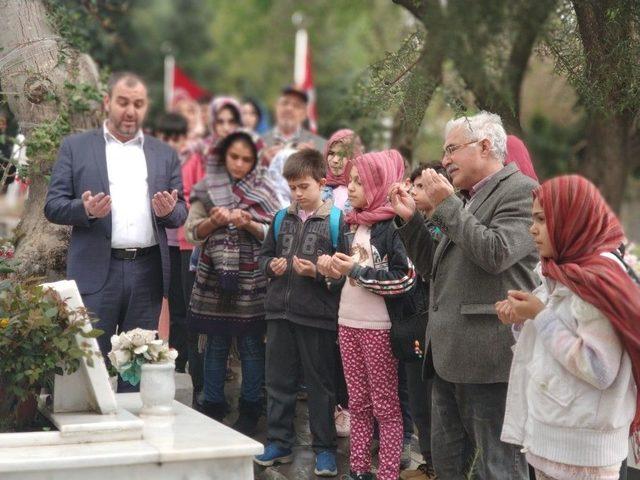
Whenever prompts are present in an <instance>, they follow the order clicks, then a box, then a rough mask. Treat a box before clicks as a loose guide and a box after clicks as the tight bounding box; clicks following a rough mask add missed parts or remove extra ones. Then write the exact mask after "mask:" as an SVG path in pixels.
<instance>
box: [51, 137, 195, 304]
mask: <svg viewBox="0 0 640 480" xmlns="http://www.w3.org/2000/svg"><path fill="white" fill-rule="evenodd" d="M105 147H106V144H105V139H104V133H103V129H102V128H99V129H96V130H91V131H88V132H84V133H78V134H75V135H71V136H69V137H66V138H65V139H64V140H63V142H62V145H61V146H60V152H59V153H58V160H57V161H56V163H55V165H54V167H53V172H52V174H51V181H50V184H49V191H48V192H47V200H46V204H45V207H44V215H45V217H46V218H47V220H49V221H50V222H53V223H57V224H60V225H71V226H72V227H73V229H72V230H71V243H70V245H69V253H68V255H67V278H69V279H71V280H75V281H76V283H77V284H78V289H79V290H80V293H81V294H91V293H96V292H97V291H99V290H100V289H101V288H102V287H103V286H104V284H105V282H106V280H107V274H108V272H109V263H110V262H111V214H109V215H107V216H106V217H104V218H96V219H89V218H88V217H87V214H86V212H85V210H84V205H83V203H82V193H83V192H85V191H87V190H90V191H91V192H92V193H93V194H94V195H95V194H96V193H99V192H104V193H105V194H107V195H108V194H109V177H108V174H107V158H106V150H105ZM143 149H144V155H145V158H146V161H147V182H148V184H149V197H150V198H149V202H151V197H152V196H153V195H154V194H155V193H156V192H160V191H165V190H166V191H168V192H171V191H172V190H178V203H177V204H176V207H175V208H174V210H173V212H171V214H169V215H167V216H166V217H163V218H158V217H156V216H155V214H154V213H153V208H152V207H151V205H150V208H151V217H152V218H153V227H154V232H155V237H156V240H157V241H158V245H159V246H160V254H161V257H162V277H163V279H162V280H163V288H164V295H165V296H167V294H168V292H169V278H170V261H169V246H168V244H167V234H166V232H165V228H177V227H179V226H181V225H182V224H183V223H184V221H185V219H186V218H187V207H186V204H185V202H184V197H183V194H182V178H181V176H180V161H179V160H178V155H177V154H176V152H175V151H174V150H173V149H172V148H171V147H169V146H168V145H166V144H165V143H163V142H161V141H160V140H158V139H156V138H154V137H150V136H148V135H145V136H144V146H143Z"/></svg>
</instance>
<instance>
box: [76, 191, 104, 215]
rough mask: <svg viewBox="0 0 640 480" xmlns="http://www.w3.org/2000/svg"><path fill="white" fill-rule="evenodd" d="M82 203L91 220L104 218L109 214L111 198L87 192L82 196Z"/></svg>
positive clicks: (102, 194)
mask: <svg viewBox="0 0 640 480" xmlns="http://www.w3.org/2000/svg"><path fill="white" fill-rule="evenodd" d="M82 203H83V205H84V211H85V212H87V216H88V217H91V218H104V217H106V216H107V215H109V213H110V212H111V197H110V196H109V195H105V194H104V193H102V192H100V193H98V194H97V195H93V194H92V193H91V191H90V190H87V191H86V192H84V193H83V194H82Z"/></svg>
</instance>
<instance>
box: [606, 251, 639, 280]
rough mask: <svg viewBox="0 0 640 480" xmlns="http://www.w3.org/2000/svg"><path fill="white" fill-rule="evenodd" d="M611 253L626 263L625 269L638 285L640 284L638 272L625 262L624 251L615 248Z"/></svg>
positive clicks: (623, 263)
mask: <svg viewBox="0 0 640 480" xmlns="http://www.w3.org/2000/svg"><path fill="white" fill-rule="evenodd" d="M611 253H612V254H613V255H614V256H615V257H616V258H617V259H618V260H619V261H620V263H622V265H624V269H625V270H626V271H627V275H629V277H631V280H633V281H634V282H635V283H636V285H640V278H638V275H637V274H636V272H634V271H633V268H631V265H629V264H628V263H627V262H625V260H624V256H623V254H622V252H620V251H619V250H613V251H612V252H611Z"/></svg>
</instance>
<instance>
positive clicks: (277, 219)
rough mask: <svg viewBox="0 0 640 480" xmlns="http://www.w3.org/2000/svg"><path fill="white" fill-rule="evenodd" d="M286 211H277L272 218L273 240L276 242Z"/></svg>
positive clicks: (284, 209) (285, 209)
mask: <svg viewBox="0 0 640 480" xmlns="http://www.w3.org/2000/svg"><path fill="white" fill-rule="evenodd" d="M287 209H288V207H287V208H283V209H282V210H278V211H277V212H276V214H275V216H274V217H273V239H274V240H276V241H278V234H279V233H280V227H281V226H282V221H283V220H284V216H285V215H286V214H287Z"/></svg>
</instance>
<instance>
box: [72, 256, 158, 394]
mask: <svg viewBox="0 0 640 480" xmlns="http://www.w3.org/2000/svg"><path fill="white" fill-rule="evenodd" d="M82 301H83V303H84V305H85V307H86V308H87V310H89V311H90V312H93V313H94V314H95V316H97V317H98V322H97V324H96V328H99V329H100V330H103V331H104V334H102V335H101V336H100V337H98V345H100V350H101V352H102V355H103V356H104V357H105V360H106V361H107V364H108V359H107V354H108V353H109V351H110V350H111V336H112V335H114V334H115V333H116V331H117V332H125V331H127V330H131V329H133V328H136V327H139V328H144V329H146V330H157V329H158V320H159V318H160V309H161V307H162V264H161V260H160V249H159V248H156V249H154V250H153V251H152V252H151V253H148V254H147V255H144V256H142V257H138V258H136V259H135V260H118V259H116V258H113V257H112V258H111V263H110V265H109V273H108V275H107V281H106V283H105V284H104V286H103V287H102V289H101V290H100V291H98V292H96V293H92V294H88V295H82ZM139 389H140V385H139V384H138V385H136V386H133V385H131V384H130V383H128V382H125V381H123V380H122V379H121V378H120V376H118V392H121V393H122V392H136V391H138V390H139Z"/></svg>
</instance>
